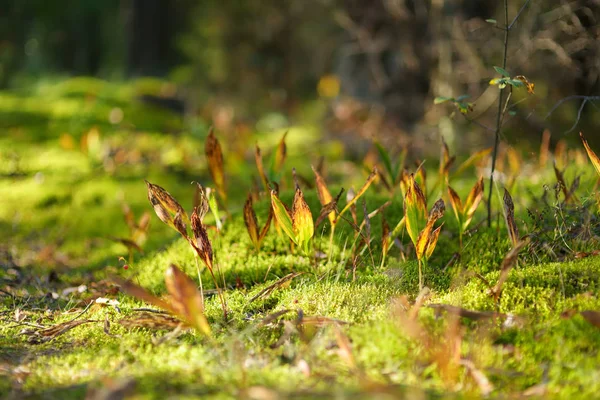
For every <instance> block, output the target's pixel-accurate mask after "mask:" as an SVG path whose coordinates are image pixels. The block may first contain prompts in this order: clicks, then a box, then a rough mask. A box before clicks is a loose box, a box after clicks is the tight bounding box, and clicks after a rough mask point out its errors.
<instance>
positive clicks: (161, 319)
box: [119, 311, 182, 330]
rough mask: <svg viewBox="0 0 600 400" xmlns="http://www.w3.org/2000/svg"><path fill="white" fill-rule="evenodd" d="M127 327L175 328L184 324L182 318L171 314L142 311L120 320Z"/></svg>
mask: <svg viewBox="0 0 600 400" xmlns="http://www.w3.org/2000/svg"><path fill="white" fill-rule="evenodd" d="M119 324H121V325H122V326H124V327H125V328H129V329H131V328H147V329H155V330H162V329H164V330H173V329H175V328H177V327H178V326H180V325H182V322H181V320H179V319H177V318H175V317H173V316H171V315H169V314H161V313H155V312H146V311H144V312H140V313H138V314H136V315H135V316H133V317H129V318H123V319H120V320H119Z"/></svg>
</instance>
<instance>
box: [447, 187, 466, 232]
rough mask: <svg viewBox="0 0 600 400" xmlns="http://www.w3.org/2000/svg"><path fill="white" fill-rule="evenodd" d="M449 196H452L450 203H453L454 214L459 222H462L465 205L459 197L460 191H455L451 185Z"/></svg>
mask: <svg viewBox="0 0 600 400" xmlns="http://www.w3.org/2000/svg"><path fill="white" fill-rule="evenodd" d="M448 197H449V198H450V205H452V210H453V211H454V215H455V216H456V220H457V221H458V223H459V224H462V218H463V206H462V202H461V201H460V197H458V193H456V192H455V191H454V189H452V188H451V187H450V186H448Z"/></svg>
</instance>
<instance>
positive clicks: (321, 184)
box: [311, 166, 337, 226]
mask: <svg viewBox="0 0 600 400" xmlns="http://www.w3.org/2000/svg"><path fill="white" fill-rule="evenodd" d="M311 168H312V170H313V172H314V174H315V181H316V186H317V196H318V197H319V202H320V203H321V205H322V206H323V207H325V206H327V205H328V204H330V203H331V202H332V201H333V197H332V196H331V193H329V189H327V184H326V183H325V179H323V177H322V176H321V174H320V173H319V171H317V170H316V169H315V167H313V166H311ZM336 203H337V202H336ZM319 217H320V216H319ZM328 217H329V221H330V222H331V223H332V224H333V223H334V222H335V213H334V212H333V211H332V212H330V213H328ZM317 226H318V224H317Z"/></svg>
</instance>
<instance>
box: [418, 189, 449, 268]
mask: <svg viewBox="0 0 600 400" xmlns="http://www.w3.org/2000/svg"><path fill="white" fill-rule="evenodd" d="M445 209H446V206H445V205H444V201H443V200H442V199H439V200H438V201H436V202H435V204H434V205H433V208H432V209H431V212H430V213H429V217H428V218H427V224H426V225H425V228H424V229H423V230H422V231H421V232H420V233H419V237H418V238H417V243H416V244H415V251H416V253H417V258H418V259H419V260H420V259H422V258H423V256H424V255H426V253H427V250H428V248H429V245H430V242H431V239H432V236H431V234H432V231H433V225H434V224H435V222H436V221H437V220H438V219H440V218H442V216H443V215H444V211H445ZM436 241H437V239H436ZM434 247H435V244H434ZM431 251H433V249H432V250H431Z"/></svg>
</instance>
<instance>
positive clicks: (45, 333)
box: [28, 319, 97, 344]
mask: <svg viewBox="0 0 600 400" xmlns="http://www.w3.org/2000/svg"><path fill="white" fill-rule="evenodd" d="M90 322H97V321H95V320H91V319H86V320H75V321H67V322H63V323H60V324H56V325H53V326H51V327H49V328H45V329H41V330H38V331H34V332H33V333H32V335H31V336H30V337H29V339H28V341H29V343H33V344H38V343H45V342H49V341H51V340H52V339H55V338H57V337H58V336H60V335H62V334H64V333H66V332H68V331H70V330H71V329H73V328H76V327H78V326H79V325H83V324H88V323H90Z"/></svg>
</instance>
